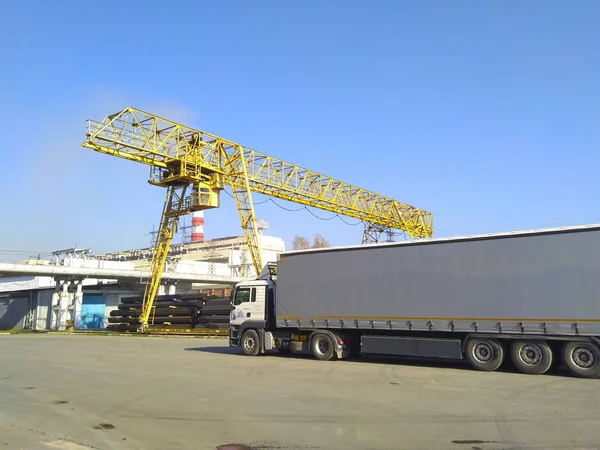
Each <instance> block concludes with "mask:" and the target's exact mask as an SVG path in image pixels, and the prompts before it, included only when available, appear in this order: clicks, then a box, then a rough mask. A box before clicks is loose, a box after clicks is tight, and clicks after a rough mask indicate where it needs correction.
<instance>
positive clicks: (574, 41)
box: [0, 0, 600, 259]
mask: <svg viewBox="0 0 600 450" xmlns="http://www.w3.org/2000/svg"><path fill="white" fill-rule="evenodd" d="M169 5H171V6H169ZM1 8H2V11H1V13H0V25H1V28H2V40H1V41H0V50H1V52H2V60H1V61H2V62H1V63H0V67H1V68H2V70H1V75H0V76H1V80H2V83H1V84H0V98H1V104H2V107H1V108H0V114H1V115H0V119H1V121H2V125H3V127H2V132H3V143H2V149H1V150H0V152H1V154H2V159H1V162H0V164H1V167H2V169H3V170H2V177H1V178H0V183H1V184H0V187H1V191H0V196H1V197H0V204H1V205H2V215H1V217H2V220H1V221H0V249H3V250H4V249H13V250H14V249H16V250H25V251H34V252H50V251H52V250H55V249H59V248H65V247H72V246H74V245H78V246H80V247H91V248H92V250H94V251H95V252H104V251H112V250H120V249H127V248H136V247H143V246H147V245H148V242H149V238H148V236H147V233H148V232H149V231H150V230H151V229H152V225H153V224H157V223H158V220H159V216H160V212H161V208H162V199H163V195H164V192H163V190H162V189H160V188H157V187H152V186H150V185H148V184H147V183H146V180H147V177H148V169H147V167H144V166H139V165H136V164H135V163H131V162H128V161H124V160H120V159H116V158H111V157H109V156H105V155H100V154H97V153H95V152H93V151H91V150H88V149H84V148H82V147H81V146H80V143H81V141H82V140H83V139H84V138H85V134H84V133H85V128H84V126H85V120H86V119H88V118H94V119H101V118H102V117H104V116H105V115H107V114H111V113H113V112H116V111H118V110H121V109H123V108H124V107H126V106H134V107H137V108H140V109H145V110H148V111H151V112H154V113H157V114H161V115H164V116H167V117H169V118H173V119H175V120H179V121H182V122H183V123H185V124H187V125H190V126H194V127H197V128H201V129H203V130H206V131H208V132H211V133H214V134H218V135H221V136H224V137H226V138H228V139H232V140H236V141H238V142H240V143H242V144H243V145H246V146H248V147H251V148H254V149H256V150H260V151H262V152H265V153H267V154H271V155H273V156H277V157H279V158H283V159H286V160H288V161H290V162H293V163H296V164H300V165H303V166H305V167H308V168H310V169H313V170H317V171H320V172H322V173H325V174H327V175H330V176H334V177H336V178H339V179H342V180H344V181H348V182H351V183H354V184H357V185H359V186H363V187H365V188H368V189H370V190H372V191H375V192H378V193H381V194H385V195H388V196H390V197H392V198H395V199H397V200H400V201H404V202H407V203H410V204H413V205H415V206H418V207H421V208H424V209H427V210H430V211H432V212H433V213H434V214H435V227H436V233H435V234H436V235H437V236H449V235H460V234H467V233H485V232H496V231H510V230H519V229H528V228H539V227H549V226H563V225H576V224H584V223H597V222H600V205H599V198H600V187H599V183H598V175H597V174H598V171H599V166H600V156H599V151H598V149H599V143H600V87H599V80H600V76H599V75H600V2H598V1H584V0H580V1H576V2H566V1H550V0H549V1H535V0H533V1H528V2H519V1H495V2H481V1H475V0H474V1H460V0H458V1H441V0H440V1H433V0H432V1H424V2H418V1H401V0H395V1H374V2H367V1H362V2H358V1H326V2H323V1H302V2H282V1H254V2H243V1H189V2H170V3H169V2H160V3H159V2H153V1H144V2H138V1H119V2H111V1H102V2H75V1H64V2H60V3H53V2H47V1H43V2H42V1H38V2H36V1H24V2H5V3H4V4H3V6H2V7H1ZM262 199H263V198H261V197H257V198H256V201H260V200H262ZM279 203H280V204H282V205H285V206H286V207H293V205H290V204H283V203H282V202H279ZM257 212H258V217H259V219H266V220H268V221H269V222H270V224H271V228H270V230H269V234H272V235H276V236H281V237H283V238H285V239H286V240H287V241H288V242H290V241H291V239H292V237H293V236H294V234H296V233H298V234H306V235H309V236H312V235H313V234H314V233H315V232H321V233H322V234H323V235H324V236H325V237H326V238H327V239H329V241H330V242H331V243H332V244H351V243H357V242H359V241H360V237H361V233H362V229H361V227H357V226H354V227H353V226H348V225H345V224H344V223H342V222H341V221H340V220H339V219H334V220H330V221H320V220H318V219H316V218H315V217H313V216H312V215H310V214H309V213H308V212H307V211H301V212H287V211H283V210H281V209H279V208H278V207H277V206H275V205H273V204H271V203H266V204H262V205H259V206H257ZM316 213H317V214H318V215H320V217H322V218H329V217H331V216H332V215H331V214H330V213H326V212H320V211H318V210H316ZM239 234H240V225H239V219H238V216H237V212H236V211H235V207H234V205H233V203H232V201H231V199H230V198H229V197H227V196H223V206H222V208H221V209H220V210H217V211H209V212H207V213H206V236H207V238H209V239H210V238H214V237H220V236H225V235H239ZM2 257H3V255H1V254H0V258H2ZM4 258H7V254H6V253H5V254H4ZM8 258H9V259H10V255H9V256H8Z"/></svg>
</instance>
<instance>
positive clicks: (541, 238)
mask: <svg viewBox="0 0 600 450" xmlns="http://www.w3.org/2000/svg"><path fill="white" fill-rule="evenodd" d="M231 303H232V312H231V318H230V335H229V339H230V345H231V346H240V347H241V349H242V351H243V353H244V354H246V355H252V356H257V355H260V354H262V353H265V352H268V351H271V350H279V351H280V352H295V351H303V352H306V351H310V352H312V353H313V355H314V357H315V358H317V359H319V360H334V359H341V358H346V357H348V356H351V355H358V354H373V355H400V356H417V357H427V358H450V359H466V360H467V361H468V362H469V363H470V364H471V366H472V367H473V368H475V369H478V370H483V371H493V370H496V369H498V368H499V367H500V366H501V365H502V363H503V362H504V361H505V360H511V361H512V363H513V365H514V366H515V367H516V368H517V369H518V370H519V371H521V372H523V373H528V374H543V373H545V372H546V371H547V370H548V369H549V368H550V367H552V366H553V365H556V364H560V363H561V362H562V363H564V365H566V367H567V368H568V369H569V370H570V371H571V372H572V373H573V374H574V375H576V376H579V377H583V378H596V377H599V376H600V224H599V225H584V226H576V227H564V228H553V229H542V230H530V231H520V232H511V233H498V234H488V235H477V236H466V237H454V238H441V239H440V238H436V239H428V240H418V241H412V242H399V243H384V244H372V245H361V246H350V247H337V248H336V247H332V248H326V249H309V250H300V251H288V252H284V253H281V254H280V255H279V257H278V261H277V262H276V263H269V264H267V266H266V267H265V269H264V270H263V271H262V273H261V274H260V276H259V277H258V279H256V280H252V281H248V282H242V283H239V284H238V285H237V286H236V287H235V289H234V290H233V291H232V296H231Z"/></svg>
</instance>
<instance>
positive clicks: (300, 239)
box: [292, 235, 310, 250]
mask: <svg viewBox="0 0 600 450" xmlns="http://www.w3.org/2000/svg"><path fill="white" fill-rule="evenodd" d="M292 248H293V249H294V250H304V249H305V248H310V242H309V241H308V239H306V238H305V237H304V236H298V235H296V236H294V240H293V241H292Z"/></svg>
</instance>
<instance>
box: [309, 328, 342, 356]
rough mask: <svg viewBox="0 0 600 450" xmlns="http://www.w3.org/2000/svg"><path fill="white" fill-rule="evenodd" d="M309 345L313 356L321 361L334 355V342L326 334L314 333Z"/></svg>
mask: <svg viewBox="0 0 600 450" xmlns="http://www.w3.org/2000/svg"><path fill="white" fill-rule="evenodd" d="M310 347H311V350H312V352H313V355H315V358H317V359H319V360H321V361H329V360H332V359H335V357H336V353H335V344H334V342H333V340H332V339H331V338H330V337H329V335H327V334H315V335H314V336H313V338H312V341H311V342H310Z"/></svg>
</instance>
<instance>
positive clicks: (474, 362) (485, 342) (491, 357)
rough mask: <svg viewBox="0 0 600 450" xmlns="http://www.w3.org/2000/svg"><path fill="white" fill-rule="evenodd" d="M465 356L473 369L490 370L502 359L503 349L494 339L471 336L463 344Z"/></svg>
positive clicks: (495, 367) (498, 364) (499, 363)
mask: <svg viewBox="0 0 600 450" xmlns="http://www.w3.org/2000/svg"><path fill="white" fill-rule="evenodd" d="M465 356H466V358H467V360H468V361H469V363H470V364H471V366H472V367H473V368H474V369H477V370H483V371H486V372H491V371H493V370H496V369H497V368H498V367H500V365H501V364H502V361H504V349H503V348H502V344H500V342H498V341H497V340H496V339H482V338H471V339H469V340H468V341H467V345H466V346H465Z"/></svg>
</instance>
